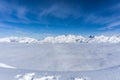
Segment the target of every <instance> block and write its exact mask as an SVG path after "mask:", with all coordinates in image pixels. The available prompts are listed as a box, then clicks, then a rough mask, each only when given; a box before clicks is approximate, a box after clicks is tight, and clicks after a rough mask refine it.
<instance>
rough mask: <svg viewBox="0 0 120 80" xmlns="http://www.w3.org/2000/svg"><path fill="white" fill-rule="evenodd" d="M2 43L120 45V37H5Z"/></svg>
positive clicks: (0, 39) (0, 40) (1, 39)
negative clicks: (38, 38) (39, 38)
mask: <svg viewBox="0 0 120 80" xmlns="http://www.w3.org/2000/svg"><path fill="white" fill-rule="evenodd" d="M0 42H1V43H3V42H16V43H120V36H104V35H100V36H94V37H83V36H80V35H78V36H76V35H59V36H54V37H53V36H48V37H46V38H44V39H42V40H37V39H34V38H29V37H5V38H0Z"/></svg>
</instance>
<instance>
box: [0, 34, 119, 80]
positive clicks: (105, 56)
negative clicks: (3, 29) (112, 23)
mask: <svg viewBox="0 0 120 80" xmlns="http://www.w3.org/2000/svg"><path fill="white" fill-rule="evenodd" d="M21 43H22V44H21ZM26 43H28V44H26ZM51 43H54V44H51ZM68 43H69V44H68ZM119 43H120V37H119V36H111V37H108V36H95V37H93V36H91V37H89V38H85V37H82V36H74V35H67V36H65V35H62V36H56V37H47V38H45V39H43V40H36V39H33V38H27V37H21V38H20V37H8V38H0V80H120V77H119V75H120V44H119ZM11 65H12V66H11Z"/></svg>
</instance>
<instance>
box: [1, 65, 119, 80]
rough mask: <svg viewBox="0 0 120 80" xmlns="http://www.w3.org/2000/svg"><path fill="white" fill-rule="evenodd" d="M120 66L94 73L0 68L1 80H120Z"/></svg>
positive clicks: (94, 71)
mask: <svg viewBox="0 0 120 80" xmlns="http://www.w3.org/2000/svg"><path fill="white" fill-rule="evenodd" d="M119 75H120V66H114V67H111V68H107V69H102V70H93V71H75V72H71V71H67V72H64V71H63V72H57V71H34V70H22V69H4V68H0V80H120V77H119Z"/></svg>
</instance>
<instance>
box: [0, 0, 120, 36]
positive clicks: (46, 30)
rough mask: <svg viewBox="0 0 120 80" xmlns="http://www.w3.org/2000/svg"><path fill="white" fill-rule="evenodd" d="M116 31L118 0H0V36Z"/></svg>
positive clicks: (119, 12)
mask: <svg viewBox="0 0 120 80" xmlns="http://www.w3.org/2000/svg"><path fill="white" fill-rule="evenodd" d="M119 31H120V0H0V37H6V36H29V37H36V38H39V37H45V36H49V35H61V34H65V35H67V34H75V35H101V34H105V35H120V34H119Z"/></svg>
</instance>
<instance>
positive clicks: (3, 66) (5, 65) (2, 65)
mask: <svg viewBox="0 0 120 80" xmlns="http://www.w3.org/2000/svg"><path fill="white" fill-rule="evenodd" d="M0 67H1V68H12V69H15V67H13V66H10V65H7V64H4V63H0Z"/></svg>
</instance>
